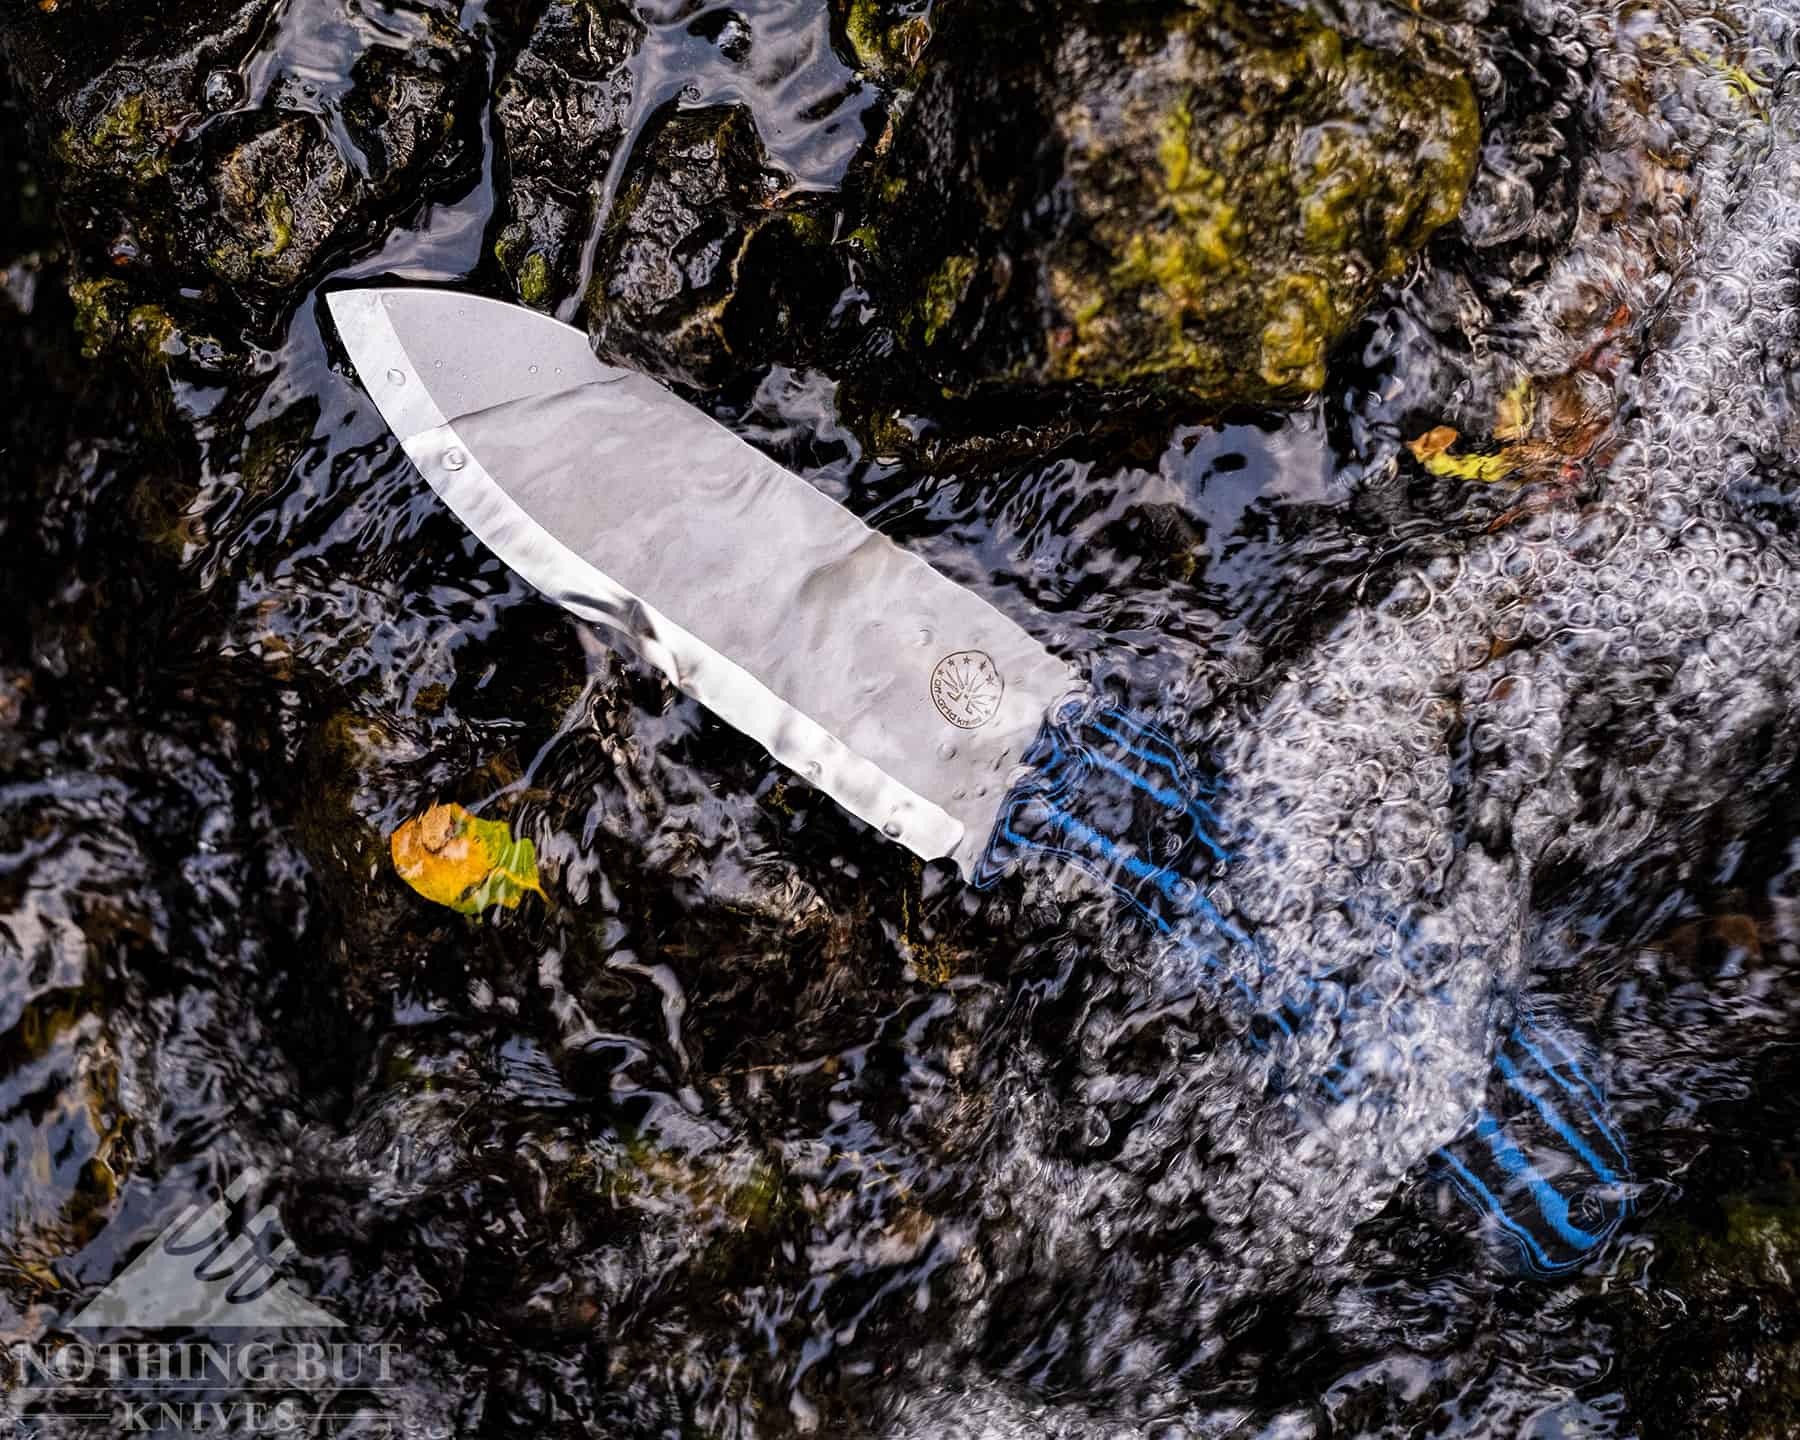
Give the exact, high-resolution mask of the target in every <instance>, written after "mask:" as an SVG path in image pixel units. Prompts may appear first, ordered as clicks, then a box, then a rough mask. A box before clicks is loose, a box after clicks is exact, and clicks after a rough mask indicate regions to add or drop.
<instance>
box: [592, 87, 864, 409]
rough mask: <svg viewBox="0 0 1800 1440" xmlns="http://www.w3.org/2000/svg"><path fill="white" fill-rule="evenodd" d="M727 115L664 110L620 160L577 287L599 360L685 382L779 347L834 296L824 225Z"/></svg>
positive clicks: (731, 108)
mask: <svg viewBox="0 0 1800 1440" xmlns="http://www.w3.org/2000/svg"><path fill="white" fill-rule="evenodd" d="M789 188H790V182H789V180H788V177H786V176H785V175H783V174H782V173H781V172H780V171H778V170H776V169H774V168H773V167H771V165H770V164H769V162H768V159H767V157H766V155H765V154H764V151H763V147H762V143H761V141H760V140H759V139H758V137H757V133H756V122H755V120H754V118H753V117H752V116H751V113H750V111H749V110H748V109H746V108H744V107H743V106H738V105H728V106H718V107H713V108H709V109H705V110H694V111H670V112H669V113H668V114H666V115H665V116H664V117H662V120H661V123H660V124H659V125H657V126H656V127H655V128H654V129H653V130H652V131H651V132H650V133H649V134H648V135H646V136H645V138H644V139H643V140H641V141H640V142H639V148H638V150H637V152H636V153H635V154H634V155H633V157H632V163H631V169H630V171H629V172H628V174H627V176H626V179H625V183H624V184H623V186H622V187H621V188H620V192H619V195H618V198H617V200H616V201H615V202H614V205H613V209H612V213H611V215H610V216H609V217H608V220H607V225H606V230H605V232H604V234H603V235H602V237H601V241H600V249H599V255H598V257H597V259H596V262H595V276H594V281H593V284H592V286H591V287H590V289H589V291H588V327H589V329H590V330H591V331H592V332H593V336H594V343H595V347H596V349H598V350H599V352H600V353H601V354H602V355H604V356H606V357H608V358H609V359H613V360H616V361H618V362H619V363H621V364H624V365H630V366H633V367H635V368H638V369H642V370H647V371H649V372H651V373H652V374H656V375H660V376H662V377H663V378H665V379H669V380H673V381H677V382H679V383H682V384H687V385H694V386H709V385H715V384H718V383H719V382H721V381H722V380H724V379H726V378H727V377H729V376H730V375H732V374H734V373H741V372H743V371H745V370H748V369H750V368H752V367H753V366H755V365H757V364H760V363H766V362H767V360H768V359H769V358H770V357H771V356H773V355H775V354H779V353H784V352H786V351H789V350H790V349H791V347H792V346H794V345H795V344H797V343H799V342H800V337H801V336H802V335H804V333H805V332H806V331H807V330H808V328H809V326H810V325H811V324H812V323H816V321H817V320H818V319H819V318H820V307H822V306H823V305H824V304H825V303H826V302H827V299H828V298H835V297H836V294H837V289H836V287H835V286H828V287H826V288H827V289H828V290H829V297H827V296H826V295H824V294H821V293H820V292H819V291H818V290H817V289H816V288H815V282H816V277H817V275H818V273H819V270H820V268H821V261H827V262H828V257H827V255H826V254H825V251H826V244H827V240H828V231H827V228H826V224H825V222H824V221H823V220H822V219H821V218H820V217H819V216H818V215H817V214H816V213H814V212H813V211H812V210H811V209H809V208H807V207H806V206H805V204H804V203H802V202H800V201H798V200H795V199H791V198H790V197H789V194H788V192H789Z"/></svg>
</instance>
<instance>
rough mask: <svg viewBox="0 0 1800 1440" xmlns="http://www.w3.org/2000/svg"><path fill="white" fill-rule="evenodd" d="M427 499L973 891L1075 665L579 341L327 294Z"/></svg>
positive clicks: (476, 307)
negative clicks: (952, 869)
mask: <svg viewBox="0 0 1800 1440" xmlns="http://www.w3.org/2000/svg"><path fill="white" fill-rule="evenodd" d="M327 304H328V306H329V307H330V310H331V314H332V318H333V320H334V321H335V323H336V326H337V331H338V335H339V337H340V339H341V340H342V342H343V345H344V348H345V350H346V351H347V352H348V353H349V356H350V360H351V363H352V364H353V365H354V366H355V368H356V371H357V374H358V375H359V376H360V377H361V378H362V380H363V382H364V385H365V387H366V388H367V390H368V392H369V394H370V396H371V397H372V398H373V400H374V402H375V405H376V407H377V408H378V409H379V410H380V411H381V414H382V418H383V419H385V420H386V421H387V422H388V424H389V426H390V427H391V428H392V429H393V431H394V433H395V435H396V436H397V437H398V438H399V440H400V443H401V445H402V447H403V448H404V449H405V451H406V453H407V455H408V456H409V457H410V458H411V459H412V461H413V463H414V464H415V465H416V466H417V467H418V469H419V471H420V473H421V474H423V475H424V477H425V479H426V480H427V481H428V482H429V483H430V485H431V487H432V488H433V489H434V490H435V491H436V492H437V494H438V495H439V496H440V497H441V498H442V499H443V501H444V503H445V504H446V505H448V506H449V507H450V509H451V510H452V511H454V512H455V513H456V515H457V517H458V518H459V519H460V520H461V521H462V522H463V523H464V524H465V525H466V526H468V527H469V529H471V530H472V531H474V532H475V534H476V535H477V536H478V537H480V539H481V540H482V541H483V542H484V543H486V544H487V546H488V547H489V548H490V549H491V550H493V551H494V552H495V553H496V554H497V555H498V556H499V557H500V558H501V559H502V560H504V561H505V562H506V563H507V564H508V565H509V566H511V567H512V568H513V569H514V570H516V571H517V572H518V573H519V574H520V575H522V576H524V578H525V579H526V580H528V581H529V582H530V583H531V584H532V585H534V586H536V587H537V589H539V590H540V591H542V592H543V593H544V594H545V595H546V596H548V597H549V598H550V599H552V600H554V601H556V602H557V603H558V604H560V605H562V606H563V607H564V608H566V609H568V610H570V611H571V612H573V613H574V614H576V615H578V616H580V617H582V618H583V619H586V620H590V621H593V622H596V623H599V624H603V625H607V626H610V627H611V628H613V629H614V630H615V631H617V632H619V633H620V634H621V635H622V636H623V638H624V639H625V640H626V641H627V642H628V643H629V644H630V645H631V646H632V647H633V648H634V649H636V650H637V651H638V652H639V653H640V654H641V655H643V656H644V658H645V659H646V660H648V661H649V662H650V663H651V664H653V665H654V666H656V667H657V668H658V669H659V670H661V671H662V673H663V674H664V675H665V676H666V677H667V678H668V679H669V681H670V682H671V683H672V684H674V685H675V686H676V687H678V688H679V689H681V690H683V691H685V692H686V693H687V694H690V695H692V696H693V697H694V698H695V699H697V700H699V701H700V702H701V703H702V704H704V705H705V706H707V708H708V709H710V710H712V711H713V712H714V713H716V714H717V715H719V716H720V717H721V718H722V719H724V720H726V721H728V722H729V723H730V724H732V725H733V726H735V727H736V728H738V729H739V730H742V731H744V732H745V733H746V734H748V735H750V736H751V737H753V738H754V739H756V740H757V741H759V742H760V743H761V744H762V745H763V746H764V748H766V749H767V750H768V751H769V752H770V753H771V754H773V755H774V756H775V757H776V758H777V759H778V760H780V761H781V762H782V763H783V764H785V765H787V766H788V767H789V768H790V769H792V770H794V771H796V772H797V773H799V774H801V775H803V776H805V777H806V779H807V780H808V781H810V782H811V783H812V784H813V785H814V786H816V787H817V788H819V789H821V790H823V791H825V792H826V793H827V794H829V795H830V796H831V797H832V798H833V799H834V800H836V801H837V802H838V803H839V804H840V805H842V806H843V807H844V808H845V809H846V810H848V811H850V812H851V813H852V814H853V815H856V816H857V817H858V818H859V819H861V820H863V821H865V822H867V823H868V824H870V825H873V826H875V827H877V828H878V829H880V830H881V831H882V832H883V833H884V834H885V835H887V836H888V837H889V838H891V839H893V840H897V841H899V842H900V843H901V844H903V845H905V846H907V847H908V848H909V849H911V850H912V851H913V852H914V853H915V854H918V855H920V856H922V857H923V858H925V859H928V860H935V859H940V858H943V857H946V856H948V857H951V858H953V859H954V860H955V862H956V863H957V865H958V866H959V867H960V868H961V869H962V871H963V873H964V874H965V876H970V875H973V873H974V871H975V868H976V866H977V864H978V863H979V859H980V856H981V853H982V851H983V849H984V848H985V846H986V844H987V841H988V837H989V835H990V833H991V832H992V831H993V828H994V822H995V820H996V818H997V817H998V815H999V812H1000V806H1001V803H1002V801H1003V800H1004V798H1005V796H1006V794H1007V791H1008V789H1009V778H1010V776H1011V773H1012V771H1013V770H1014V768H1015V767H1016V766H1017V765H1018V764H1019V762H1020V759H1021V757H1022V756H1023V754H1024V752H1025V750H1026V748H1027V747H1028V746H1029V745H1030V743H1031V742H1032V740H1033V739H1034V738H1035V737H1036V736H1037V734H1038V731H1039V729H1040V728H1041V726H1042V723H1043V720H1044V717H1045V715H1046V714H1047V713H1049V712H1050V710H1051V709H1052V707H1053V706H1055V705H1056V703H1057V702H1058V701H1059V700H1061V699H1064V698H1065V697H1067V696H1068V695H1069V694H1070V693H1071V692H1072V691H1073V690H1074V689H1075V688H1076V684H1077V681H1076V676H1075V673H1074V671H1073V670H1072V669H1071V668H1070V667H1069V666H1068V665H1067V664H1066V663H1065V662H1064V661H1061V660H1059V659H1057V658H1056V657H1055V656H1053V655H1052V654H1051V653H1050V652H1049V650H1047V649H1046V648H1045V647H1044V646H1043V645H1042V644H1041V643H1039V642H1038V641H1037V640H1035V639H1033V638H1032V637H1031V636H1030V635H1029V634H1028V633H1026V631H1025V630H1024V629H1023V627H1021V626H1020V625H1019V624H1017V623H1016V622H1015V621H1013V620H1011V619H1009V618H1008V617H1007V616H1005V615H1003V614H1002V613H1001V612H1000V611H999V610H997V609H995V608H994V606H992V605H990V604H989V603H988V602H987V601H986V600H984V599H982V598H981V597H980V596H978V595H976V594H975V593H974V592H973V591H971V590H968V589H966V588H964V587H963V586H961V585H958V584H956V583H955V582H954V581H952V580H950V579H948V578H947V577H945V576H944V575H942V574H940V573H939V572H938V571H936V570H934V569H932V568H931V567H930V566H929V565H927V564H926V563H925V562H924V561H923V560H921V559H919V558H918V557H917V556H915V555H911V554H909V553H908V552H907V551H905V550H903V549H901V548H900V547H899V546H898V545H896V544H895V543H894V542H893V541H892V540H889V539H888V538H887V537H886V536H884V535H882V534H880V533H879V532H877V531H875V530H873V529H871V528H870V527H869V526H867V525H865V524H864V523H863V522H862V521H861V520H860V519H858V518H857V517H856V516H855V515H854V514H852V513H851V512H850V511H848V510H846V509H845V508H844V507H843V506H841V505H839V504H837V503H836V502H835V501H833V500H832V499H831V498H830V497H829V496H826V495H824V494H822V493H821V492H820V491H819V490H817V489H815V488H814V487H813V486H811V485H809V484H808V483H807V482H806V481H805V480H803V479H801V478H800V477H799V476H797V475H795V474H793V473H791V472H790V471H788V470H785V469H783V468H782V467H781V466H780V465H777V464H776V463H775V462H774V461H773V460H771V459H769V458H768V457H767V456H765V455H763V454H762V453H761V452H760V451H758V450H756V449H755V448H754V447H752V446H751V445H749V444H747V443H746V442H745V441H743V440H742V439H740V438H739V437H738V436H736V435H734V434H732V432H731V431H729V430H727V429H726V428H725V427H724V426H722V425H720V424H718V423H717V422H716V421H714V420H713V419H712V418H711V417H710V416H707V415H705V414H703V413H702V412H701V411H699V410H697V409H695V408H694V407H693V406H692V405H689V404H687V403H686V402H685V401H683V400H681V399H680V398H679V397H677V396H675V395H673V394H671V393H670V392H669V391H667V390H665V389H664V388H663V387H662V386H661V385H658V384H657V383H656V382H655V381H653V380H651V379H649V378H648V377H646V376H643V375H639V374H636V373H634V372H632V371H628V370H620V369H616V368H614V367H612V366H609V365H605V364H603V363H602V362H601V361H600V360H598V359H597V358H596V357H595V356H594V355H593V353H592V352H591V351H590V350H589V348H588V340H587V336H586V335H584V334H583V333H582V332H580V331H578V330H575V329H572V328H571V327H569V326H567V325H564V324H562V323H560V322H558V321H556V320H554V319H551V318H550V317H549V316H546V315H541V314H539V313H537V312H536V311H532V310H527V309H524V308H522V307H520V306H516V305H510V304H506V303H503V302H500V301H496V300H488V299H483V298H480V297H476V296H471V295H465V294H460V293H456V292H452V291H444V290H431V289H381V288H376V289H364V290H345V291H337V292H335V293H333V294H331V295H329V296H328V297H327Z"/></svg>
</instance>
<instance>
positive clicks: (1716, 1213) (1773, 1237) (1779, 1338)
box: [1618, 1176, 1800, 1440]
mask: <svg viewBox="0 0 1800 1440" xmlns="http://www.w3.org/2000/svg"><path fill="white" fill-rule="evenodd" d="M1652 1235H1653V1238H1654V1240H1655V1249H1654V1251H1653V1252H1647V1253H1649V1254H1650V1258H1649V1260H1648V1262H1647V1264H1646V1263H1645V1262H1643V1261H1639V1262H1638V1263H1639V1264H1643V1265H1644V1268H1645V1273H1643V1274H1641V1275H1636V1276H1633V1277H1632V1278H1633V1280H1634V1281H1635V1283H1634V1284H1632V1285H1630V1286H1628V1287H1624V1288H1621V1289H1620V1291H1619V1292H1618V1293H1619V1294H1620V1296H1621V1297H1622V1299H1623V1300H1624V1301H1625V1302H1626V1306H1627V1310H1626V1316H1625V1320H1624V1325H1623V1332H1622V1336H1621V1338H1622V1340H1623V1344H1622V1345H1621V1346H1620V1350H1621V1356H1622V1375H1623V1378H1624V1383H1625V1390H1626V1393H1627V1395H1628V1396H1629V1397H1630V1399H1631V1402H1632V1405H1633V1408H1634V1410H1635V1411H1636V1412H1637V1413H1638V1414H1639V1415H1642V1416H1644V1417H1646V1418H1649V1417H1655V1423H1654V1424H1653V1425H1650V1426H1648V1427H1647V1428H1646V1429H1645V1431H1644V1433H1645V1434H1646V1436H1669V1437H1676V1436H1679V1437H1681V1440H1777V1437H1783V1440H1785V1437H1787V1436H1791V1435H1795V1434H1800V1183H1797V1182H1796V1181H1795V1180H1794V1179H1793V1178H1792V1177H1791V1176H1790V1177H1788V1178H1785V1179H1784V1180H1781V1181H1779V1182H1777V1183H1775V1184H1773V1185H1767V1186H1764V1187H1762V1188H1759V1189H1756V1190H1753V1191H1743V1192H1739V1193H1736V1194H1730V1195H1726V1196H1723V1197H1721V1199H1720V1200H1719V1201H1718V1202H1717V1204H1716V1206H1705V1207H1702V1212H1701V1213H1699V1214H1696V1215H1683V1216H1680V1217H1670V1218H1666V1219H1661V1220H1659V1221H1657V1222H1656V1223H1654V1224H1653V1226H1652ZM1639 1253H1640V1254H1644V1253H1646V1252H1639Z"/></svg>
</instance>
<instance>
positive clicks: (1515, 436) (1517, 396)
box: [1494, 375, 1537, 440]
mask: <svg viewBox="0 0 1800 1440" xmlns="http://www.w3.org/2000/svg"><path fill="white" fill-rule="evenodd" d="M1536 410H1537V396H1536V395H1535V394H1533V393H1532V388H1531V377H1530V376H1529V375H1521V376H1520V377H1519V382H1518V384H1516V385H1514V386H1513V387H1512V389H1510V390H1508V391H1507V392H1506V393H1505V394H1504V395H1502V396H1501V397H1500V403H1499V405H1497V406H1496V407H1495V408H1494V438H1495V439H1496V440H1523V439H1524V438H1525V437H1526V436H1527V435H1529V434H1530V433H1531V417H1532V415H1533V413H1534V412H1535V411H1536Z"/></svg>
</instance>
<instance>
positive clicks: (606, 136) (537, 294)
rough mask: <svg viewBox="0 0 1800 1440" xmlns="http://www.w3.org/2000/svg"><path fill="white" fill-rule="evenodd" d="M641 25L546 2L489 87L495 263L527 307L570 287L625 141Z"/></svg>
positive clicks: (610, 8)
mask: <svg viewBox="0 0 1800 1440" xmlns="http://www.w3.org/2000/svg"><path fill="white" fill-rule="evenodd" d="M643 38H644V26H643V24H642V22H641V21H639V20H638V18H637V17H636V15H635V14H634V13H633V12H632V10H631V8H630V7H629V6H627V5H623V4H615V3H609V0H573V3H560V0H559V3H555V4H550V5H546V6H545V7H544V8H543V13H542V14H541V15H540V16H539V17H538V21H537V24H536V26H535V27H534V28H533V29H532V32H531V35H530V38H529V40H528V41H527V43H526V45H525V47H524V48H523V49H522V50H521V51H520V52H519V56H518V58H517V60H515V61H514V62H513V67H512V70H511V73H510V74H508V75H507V76H506V78H505V79H503V80H502V81H501V82H500V84H499V86H498V87H497V88H496V90H495V95H494V119H495V121H496V124H497V128H498V131H499V137H500V150H501V154H502V156H503V157H504V159H505V161H506V166H507V173H508V176H509V181H508V195H507V210H508V213H509V218H508V219H507V220H506V222H505V224H504V225H503V226H502V228H501V231H500V236H499V239H498V240H497V241H496V242H495V244H494V254H495V258H496V259H498V260H499V262H500V266H501V268H502V269H503V270H505V271H506V273H507V275H508V277H509V278H510V279H511V280H512V283H513V286H514V288H515V289H516V290H517V292H518V296H519V298H520V299H521V300H523V301H524V302H525V303H526V304H527V305H540V306H542V305H548V304H550V303H552V302H554V301H556V300H559V299H565V298H567V297H568V296H569V295H570V294H572V293H573V291H574V289H575V288H576V286H575V284H574V283H573V281H572V280H571V278H570V277H573V276H574V275H576V274H577V273H578V270H579V264H580V259H581V249H582V245H583V242H584V241H585V239H586V237H587V235H588V232H589V231H590V230H591V229H592V227H593V225H594V222H595V217H596V215H597V214H598V213H599V207H600V204H601V201H602V198H603V196H604V194H605V189H606V177H607V174H608V171H609V169H610V167H611V165H612V163H613V157H614V155H615V154H616V153H617V151H618V148H619V145H620V144H621V142H622V141H623V140H624V138H625V130H626V123H627V121H628V120H629V118H630V113H631V97H632V88H633V74H632V70H631V66H630V63H629V62H630V60H631V58H632V57H633V56H634V55H635V54H636V53H637V50H638V46H639V45H640V44H642V42H643Z"/></svg>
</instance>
